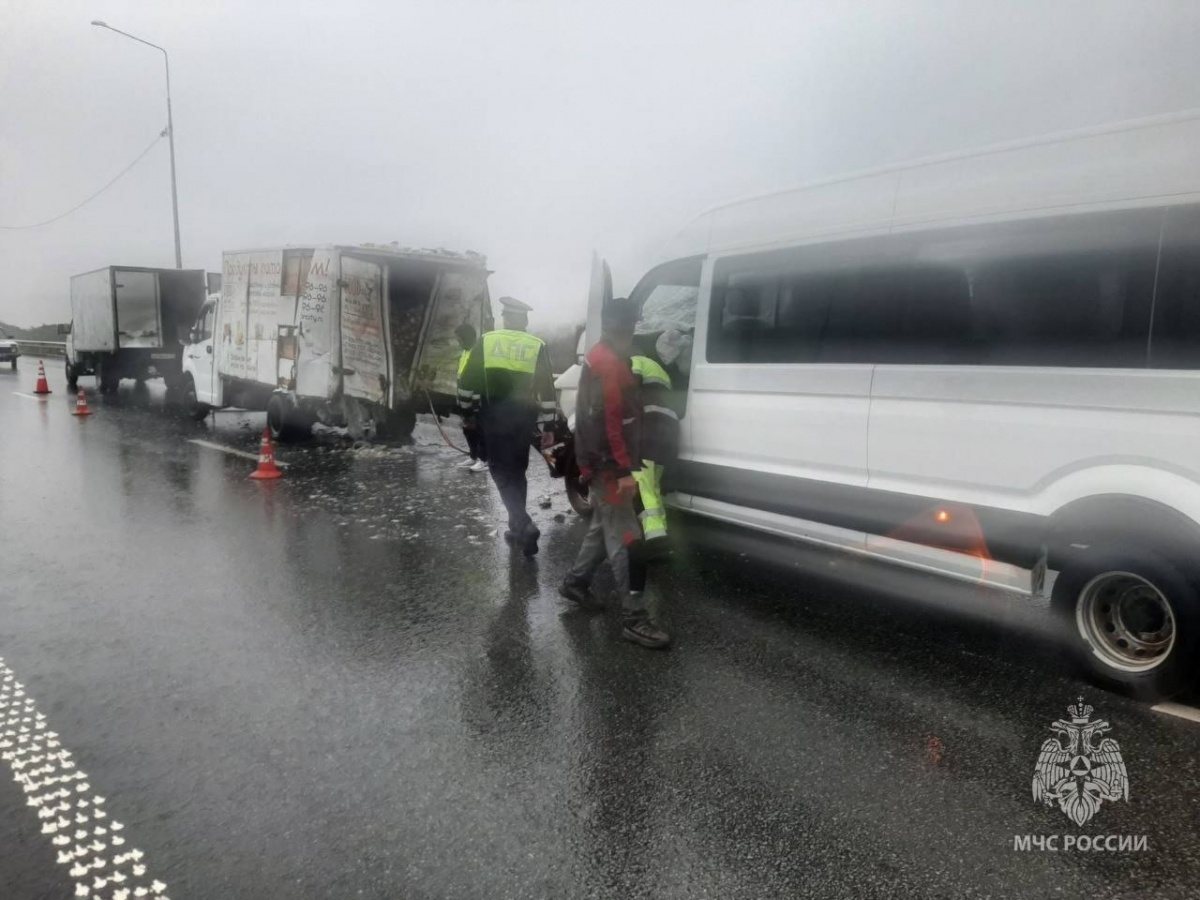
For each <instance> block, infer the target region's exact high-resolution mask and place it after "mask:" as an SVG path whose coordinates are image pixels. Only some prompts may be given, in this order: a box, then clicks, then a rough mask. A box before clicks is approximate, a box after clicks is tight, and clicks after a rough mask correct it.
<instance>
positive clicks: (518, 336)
mask: <svg viewBox="0 0 1200 900" xmlns="http://www.w3.org/2000/svg"><path fill="white" fill-rule="evenodd" d="M500 308H501V312H500V320H501V324H502V325H503V327H502V328H500V329H497V330H496V331H489V332H487V333H486V334H484V335H483V337H481V338H480V339H479V340H478V341H477V342H476V344H475V346H474V347H473V348H472V349H471V353H470V356H469V357H468V358H467V364H466V366H465V367H464V368H463V371H462V375H461V376H460V378H459V389H460V399H462V400H464V401H465V402H466V403H467V404H468V408H469V409H471V410H476V409H477V410H478V411H479V424H480V425H481V426H482V428H483V440H484V444H485V446H486V448H487V465H488V470H489V471H490V472H491V473H492V481H494V482H495V483H496V490H498V491H499V492H500V499H501V500H502V501H503V502H504V507H505V509H506V510H507V511H508V530H507V531H506V532H505V534H504V538H505V540H507V541H508V542H509V543H510V544H513V545H515V546H518V547H520V548H521V550H522V552H524V554H525V555H526V556H533V555H534V554H536V553H537V552H538V538H539V537H541V532H540V531H539V530H538V528H537V526H536V525H534V524H533V519H531V518H530V517H529V513H528V512H526V510H525V500H526V492H527V490H528V485H527V482H526V480H525V472H526V469H527V468H528V467H529V449H530V447H531V446H532V445H533V443H534V442H535V440H536V439H537V431H538V426H539V425H541V426H543V430H545V429H547V428H550V427H552V426H553V423H554V418H555V415H556V411H557V403H556V401H555V395H554V374H553V371H552V369H551V367H550V356H549V354H548V352H547V351H546V345H545V342H543V341H542V340H541V339H540V338H536V337H534V336H533V335H531V334H528V333H527V332H526V330H525V329H526V328H527V327H528V326H529V313H530V311H531V307H530V306H529V305H528V304H525V303H522V302H521V301H520V300H516V299H514V298H512V297H501V298H500Z"/></svg>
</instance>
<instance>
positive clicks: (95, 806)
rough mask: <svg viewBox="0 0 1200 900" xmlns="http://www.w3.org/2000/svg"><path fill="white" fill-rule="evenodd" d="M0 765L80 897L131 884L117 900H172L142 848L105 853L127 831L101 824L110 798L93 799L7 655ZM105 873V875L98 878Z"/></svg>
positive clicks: (0, 699) (0, 693) (0, 681)
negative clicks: (22, 795)
mask: <svg viewBox="0 0 1200 900" xmlns="http://www.w3.org/2000/svg"><path fill="white" fill-rule="evenodd" d="M0 760H3V761H4V762H6V763H8V766H9V768H10V769H12V773H13V780H14V781H15V782H16V783H17V784H19V785H20V786H21V788H22V790H23V791H24V792H25V793H26V794H27V795H28V797H27V799H26V800H25V805H26V806H28V807H29V808H30V809H34V810H36V811H37V817H38V819H39V820H40V822H41V833H42V834H44V835H46V837H48V838H49V839H50V843H51V844H52V845H53V848H54V851H55V853H56V859H57V860H58V864H59V865H60V866H67V865H70V866H71V868H70V869H68V870H67V871H68V872H69V873H70V875H71V878H73V879H74V881H75V894H74V896H76V897H96V898H99V896H100V895H99V894H93V893H92V892H93V891H100V890H102V889H103V888H105V887H106V886H108V885H109V884H110V883H111V884H113V885H117V886H120V885H123V884H124V883H125V882H130V886H129V887H118V888H117V889H116V890H115V892H114V893H113V894H112V895H111V896H112V897H113V898H116V900H126V898H128V897H130V896H133V897H151V898H153V900H170V898H169V897H168V896H167V895H166V893H165V891H166V889H167V886H166V885H165V884H163V883H162V882H161V881H158V880H155V879H152V878H150V877H149V876H147V875H146V866H145V865H144V864H143V863H142V862H141V859H142V857H143V856H145V854H144V853H142V851H141V850H137V849H134V850H129V851H125V852H117V853H116V855H115V856H113V857H112V858H111V859H109V858H108V857H107V856H105V855H102V854H103V853H104V851H106V850H107V849H108V848H109V846H110V845H111V846H112V847H113V848H114V849H115V848H117V847H120V846H121V845H122V844H124V843H125V838H123V837H121V836H120V835H118V834H117V833H116V832H118V831H124V829H125V826H124V825H122V824H121V823H120V822H117V821H115V820H113V821H103V820H106V819H107V818H108V813H107V812H106V811H105V810H104V809H103V806H104V804H105V802H106V801H105V798H104V797H101V796H100V795H99V794H94V793H89V792H90V791H91V790H92V787H91V785H90V784H89V783H88V776H87V774H86V773H85V772H84V771H83V770H82V769H79V768H77V767H76V765H75V762H74V761H73V759H72V754H71V751H70V750H65V749H63V746H62V742H61V741H60V740H59V736H58V734H57V733H56V732H53V731H50V730H49V729H48V726H47V725H46V717H45V716H44V715H42V714H41V713H40V712H38V711H37V705H36V704H35V703H34V701H33V698H32V697H27V696H25V685H23V684H21V682H19V681H17V679H16V675H14V674H13V671H12V669H10V668H9V667H8V666H7V665H5V663H4V659H3V657H0ZM102 821H103V824H100V823H101V822H102ZM85 841H86V842H87V843H85ZM72 863H73V864H74V865H72ZM101 871H103V873H104V874H103V876H101V875H100V874H98V873H99V872H101ZM135 881H136V882H137V884H136V885H134V884H133V882H135ZM106 896H108V895H106Z"/></svg>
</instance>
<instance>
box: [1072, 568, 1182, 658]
mask: <svg viewBox="0 0 1200 900" xmlns="http://www.w3.org/2000/svg"><path fill="white" fill-rule="evenodd" d="M1075 621H1076V624H1077V626H1078V628H1079V633H1080V635H1081V636H1082V637H1083V639H1084V640H1086V641H1087V642H1088V644H1089V645H1091V648H1092V651H1093V652H1094V653H1095V655H1096V656H1097V657H1099V658H1100V660H1101V661H1103V662H1104V664H1105V665H1107V666H1109V667H1111V668H1113V669H1118V670H1120V671H1122V672H1134V673H1136V672H1148V671H1150V670H1152V669H1155V668H1157V667H1158V666H1160V665H1162V664H1163V663H1164V662H1165V661H1166V660H1167V658H1168V657H1170V655H1171V651H1172V650H1173V649H1174V647H1175V639H1176V634H1177V627H1176V621H1175V612H1174V610H1173V609H1172V608H1171V603H1170V601H1169V600H1167V598H1166V596H1165V595H1164V594H1163V592H1162V591H1161V590H1159V589H1158V588H1157V587H1156V586H1155V585H1154V584H1152V583H1151V582H1149V581H1147V580H1146V579H1145V578H1143V577H1142V576H1140V575H1135V574H1134V573H1132V572H1105V573H1103V574H1101V575H1097V576H1096V577H1095V578H1093V579H1092V580H1091V581H1089V582H1088V583H1087V584H1085V585H1084V586H1083V589H1082V590H1080V592H1079V599H1078V602H1077V604H1076V608H1075Z"/></svg>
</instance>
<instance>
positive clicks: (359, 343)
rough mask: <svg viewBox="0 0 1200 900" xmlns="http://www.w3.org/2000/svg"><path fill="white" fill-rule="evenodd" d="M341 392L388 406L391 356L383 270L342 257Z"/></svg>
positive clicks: (389, 400) (389, 401)
mask: <svg viewBox="0 0 1200 900" xmlns="http://www.w3.org/2000/svg"><path fill="white" fill-rule="evenodd" d="M338 284H339V286H340V288H341V299H342V303H341V308H342V315H341V326H342V327H341V332H342V391H343V392H344V393H345V394H346V396H347V397H357V398H358V399H360V400H366V401H368V402H371V403H381V404H384V405H390V403H391V386H392V372H391V354H390V353H389V352H388V345H387V336H388V334H389V333H390V332H389V330H388V323H387V303H386V302H384V301H385V294H384V290H383V288H384V285H383V271H382V267H381V266H379V265H378V264H377V263H373V262H370V261H369V260H365V259H358V258H356V257H353V256H343V257H342V277H341V280H340V281H339V282H338Z"/></svg>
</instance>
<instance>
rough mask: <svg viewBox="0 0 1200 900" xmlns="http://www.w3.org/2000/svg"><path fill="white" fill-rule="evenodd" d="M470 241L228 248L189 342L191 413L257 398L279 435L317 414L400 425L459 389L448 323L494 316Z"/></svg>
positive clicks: (337, 421) (347, 421) (362, 425)
mask: <svg viewBox="0 0 1200 900" xmlns="http://www.w3.org/2000/svg"><path fill="white" fill-rule="evenodd" d="M488 275H489V272H488V269H487V266H486V260H485V259H484V258H483V257H482V256H480V255H479V254H476V253H469V252H468V253H463V254H457V253H450V252H448V251H443V250H438V251H417V250H405V249H400V248H397V247H393V246H388V247H381V246H375V245H361V246H349V245H330V246H310V247H286V248H279V249H268V250H250V251H236V252H228V253H225V254H224V257H223V266H222V272H221V292H220V293H219V294H214V295H211V296H210V297H209V299H208V301H207V302H206V303H205V304H204V306H203V309H202V310H201V311H200V314H199V316H198V317H197V319H196V322H195V325H194V326H193V329H192V333H191V341H190V343H189V344H188V346H187V347H186V348H185V349H184V391H185V395H186V397H187V402H188V403H189V405H190V406H191V408H192V410H193V412H194V414H195V415H196V416H197V417H198V418H202V417H203V416H204V415H206V414H207V412H208V411H209V410H211V409H215V408H220V407H224V406H239V407H242V408H245V409H265V410H266V411H267V421H268V425H269V427H270V428H271V431H272V433H273V434H274V435H275V437H276V438H277V439H280V440H288V439H293V438H299V437H303V436H304V435H306V434H309V433H310V432H311V429H312V425H313V424H314V423H315V422H318V421H319V422H321V423H323V424H326V425H331V426H343V427H346V428H348V429H349V431H350V433H351V434H352V435H354V436H355V437H362V436H371V435H376V436H382V437H399V436H403V435H406V434H408V433H409V432H410V431H411V430H412V427H413V424H414V421H415V416H416V413H417V412H419V411H421V410H428V409H429V408H430V404H431V403H432V406H433V408H434V409H435V410H436V411H437V412H439V413H440V414H448V413H450V412H452V411H453V410H454V408H455V404H456V401H457V386H456V380H457V372H458V370H457V366H458V358H459V353H460V348H459V346H458V343H457V341H456V339H455V337H454V331H455V329H456V328H458V327H459V326H460V325H463V324H468V325H471V326H472V327H473V328H474V329H475V330H476V332H479V333H481V332H482V331H484V330H486V329H489V328H491V327H492V321H493V320H492V311H491V302H490V299H489V296H488V289H487V278H488Z"/></svg>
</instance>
